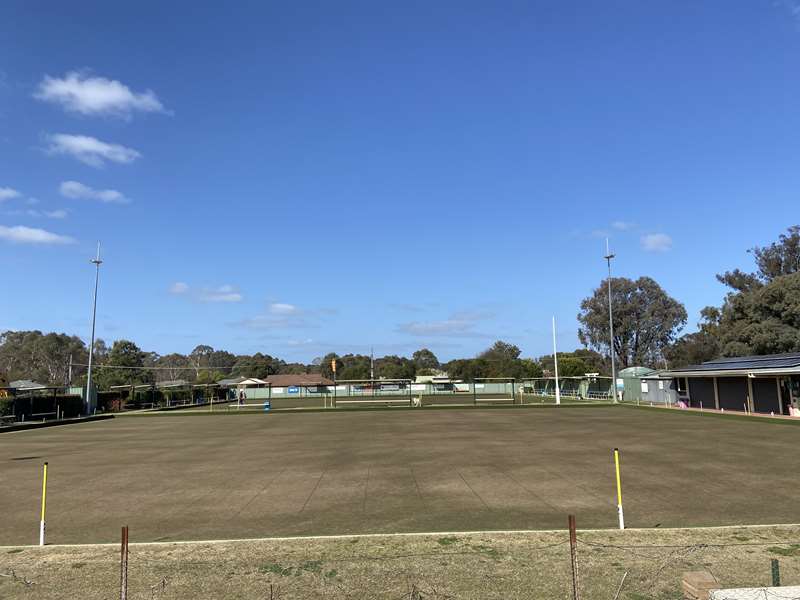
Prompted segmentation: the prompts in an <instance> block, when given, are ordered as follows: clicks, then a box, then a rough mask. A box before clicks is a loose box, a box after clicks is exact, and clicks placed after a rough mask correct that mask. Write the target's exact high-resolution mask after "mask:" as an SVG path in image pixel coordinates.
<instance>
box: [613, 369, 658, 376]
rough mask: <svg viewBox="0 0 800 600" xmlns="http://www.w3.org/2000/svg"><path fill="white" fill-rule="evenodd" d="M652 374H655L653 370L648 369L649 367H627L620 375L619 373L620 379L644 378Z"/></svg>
mask: <svg viewBox="0 0 800 600" xmlns="http://www.w3.org/2000/svg"><path fill="white" fill-rule="evenodd" d="M651 373H655V371H654V370H653V369H648V368H647V367H626V368H624V369H622V370H621V371H620V372H619V373H617V376H618V377H623V378H624V377H637V378H638V377H644V376H645V375H650V374H651Z"/></svg>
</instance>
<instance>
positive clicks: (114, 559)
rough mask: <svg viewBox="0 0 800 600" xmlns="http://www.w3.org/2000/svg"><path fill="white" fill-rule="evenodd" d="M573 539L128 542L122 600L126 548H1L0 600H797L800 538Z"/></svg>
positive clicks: (555, 535) (669, 535)
mask: <svg viewBox="0 0 800 600" xmlns="http://www.w3.org/2000/svg"><path fill="white" fill-rule="evenodd" d="M132 537H133V538H135V532H133V533H132ZM575 542H576V543H575V561H574V563H573V561H572V557H571V552H570V537H569V535H568V532H567V531H566V530H565V531H564V532H529V533H474V534H444V533H443V534H426V535H416V536H363V537H356V536H354V537H341V538H327V539H325V538H315V539H309V538H306V539H298V538H295V539H272V540H257V541H239V542H233V541H232V542H219V543H203V542H197V543H188V544H155V545H149V544H142V545H137V544H131V546H130V548H129V553H128V555H127V566H128V569H127V572H126V573H127V577H126V578H125V579H126V580H127V585H128V587H127V592H126V595H125V596H121V594H120V585H121V582H122V581H123V577H122V576H121V575H122V574H121V571H120V556H121V555H120V549H119V546H110V545H106V546H87V547H53V548H45V549H44V551H45V552H46V554H44V555H42V554H36V555H34V554H33V553H32V552H31V551H29V550H23V551H20V552H17V553H9V552H8V551H5V553H4V554H2V555H0V597H3V598H5V597H36V598H57V597H58V598H63V597H81V598H112V597H123V598H125V600H127V599H131V600H133V599H137V600H138V599H142V600H144V599H149V600H156V599H167V598H185V597H202V598H211V597H243V598H244V597H246V598H256V599H271V600H290V599H291V600H294V599H301V598H302V599H306V598H318V599H329V598H330V599H332V598H343V599H353V600H355V599H359V600H362V599H379V598H380V599H396V600H403V599H405V600H423V599H425V600H433V599H438V600H445V599H447V600H449V599H455V598H519V599H522V598H528V599H539V598H547V599H550V598H554V599H570V600H576V598H580V599H583V600H589V599H591V600H595V599H608V600H623V599H624V600H644V599H651V598H652V599H655V600H677V599H679V598H683V597H684V585H685V584H684V580H686V579H687V574H689V573H694V574H697V573H703V574H705V576H706V577H707V578H708V580H709V581H712V582H714V585H713V586H711V587H712V588H720V589H728V588H750V590H748V591H743V592H736V593H735V594H731V595H727V593H726V592H715V596H714V597H715V598H717V599H722V600H738V599H740V598H744V599H749V598H753V599H770V600H772V599H776V600H777V599H780V600H787V599H794V598H797V599H799V600H800V594H798V593H796V591H795V589H793V588H791V587H786V586H791V585H796V584H797V583H800V529H798V528H790V527H784V528H739V529H737V528H730V529H710V530H702V529H698V530H664V531H661V530H650V531H643V530H633V531H607V532H604V531H589V532H581V531H578V532H577V536H576V539H575ZM573 564H575V565H576V567H577V568H576V569H575V570H573ZM573 573H575V574H576V576H575V578H574V579H573ZM573 581H574V582H575V588H574V590H573ZM776 583H778V584H780V586H781V587H775V588H772V587H771V586H773V585H774V584H776ZM707 591H708V590H706V592H707ZM26 594H27V595H26Z"/></svg>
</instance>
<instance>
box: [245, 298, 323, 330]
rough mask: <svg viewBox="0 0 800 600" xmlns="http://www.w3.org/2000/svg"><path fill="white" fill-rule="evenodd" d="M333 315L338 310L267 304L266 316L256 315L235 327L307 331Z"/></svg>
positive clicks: (284, 303)
mask: <svg viewBox="0 0 800 600" xmlns="http://www.w3.org/2000/svg"><path fill="white" fill-rule="evenodd" d="M333 314H336V310H334V309H332V308H313V309H309V308H302V307H300V306H296V305H294V304H288V303H286V302H271V303H269V304H267V311H266V314H260V315H255V316H254V317H250V318H248V319H244V320H242V321H238V322H237V323H233V325H238V326H242V327H247V328H248V329H307V328H315V327H319V325H320V320H322V319H325V318H326V317H329V316H331V315H333Z"/></svg>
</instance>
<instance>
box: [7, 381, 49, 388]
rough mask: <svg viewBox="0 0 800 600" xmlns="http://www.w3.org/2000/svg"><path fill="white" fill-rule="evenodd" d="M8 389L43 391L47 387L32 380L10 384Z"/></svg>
mask: <svg viewBox="0 0 800 600" xmlns="http://www.w3.org/2000/svg"><path fill="white" fill-rule="evenodd" d="M8 387H12V388H16V389H18V390H41V389H43V388H45V387H47V386H46V385H44V384H43V383H37V382H35V381H31V380H30V379H17V380H16V381H12V382H11V383H9V384H8Z"/></svg>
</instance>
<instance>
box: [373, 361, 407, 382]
mask: <svg viewBox="0 0 800 600" xmlns="http://www.w3.org/2000/svg"><path fill="white" fill-rule="evenodd" d="M416 372H417V367H416V365H415V364H414V361H413V360H409V359H408V358H406V357H404V356H395V355H390V356H384V357H382V358H378V359H375V377H376V378H377V377H380V378H382V379H413V378H414V375H415V374H416Z"/></svg>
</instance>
